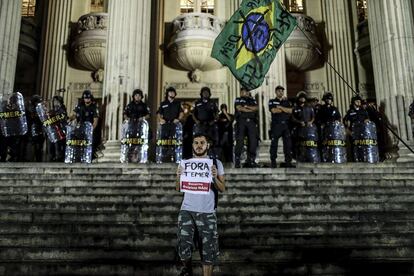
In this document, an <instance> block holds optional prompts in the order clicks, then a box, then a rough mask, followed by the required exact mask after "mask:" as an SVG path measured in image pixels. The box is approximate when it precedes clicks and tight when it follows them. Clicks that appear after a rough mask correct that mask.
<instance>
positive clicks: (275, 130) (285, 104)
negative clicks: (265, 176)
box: [269, 85, 292, 168]
mask: <svg viewBox="0 0 414 276" xmlns="http://www.w3.org/2000/svg"><path fill="white" fill-rule="evenodd" d="M284 90H285V88H284V87H283V86H280V85H279V86H277V87H276V88H275V93H276V98H274V99H271V100H269V111H270V112H271V114H272V123H271V128H270V137H271V144H270V163H271V164H270V165H271V167H272V168H276V166H277V164H276V158H277V148H278V143H279V138H280V137H282V139H283V153H284V155H285V166H286V167H292V140H291V135H290V129H289V119H290V116H291V114H292V105H291V104H290V102H289V101H288V99H287V98H286V97H285V96H284Z"/></svg>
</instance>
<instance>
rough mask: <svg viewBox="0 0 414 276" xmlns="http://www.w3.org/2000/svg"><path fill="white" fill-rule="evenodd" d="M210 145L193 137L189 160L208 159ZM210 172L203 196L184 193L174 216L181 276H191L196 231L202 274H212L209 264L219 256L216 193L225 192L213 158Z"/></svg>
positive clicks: (181, 171) (219, 166)
mask: <svg viewBox="0 0 414 276" xmlns="http://www.w3.org/2000/svg"><path fill="white" fill-rule="evenodd" d="M209 147H210V144H209V143H208V139H207V137H206V136H205V135H201V134H200V135H195V136H194V138H193V143H192V148H193V157H194V158H197V159H209V157H208V150H209ZM212 164H213V165H212V167H211V169H209V170H210V173H211V175H212V178H213V181H212V183H209V184H208V189H207V190H208V191H207V193H204V194H195V193H189V192H185V193H184V199H183V202H182V205H181V210H180V213H179V216H178V232H177V236H178V246H177V249H178V255H179V257H180V260H181V261H182V262H183V269H182V271H181V274H180V275H182V276H190V275H193V273H192V265H191V257H192V252H193V249H194V234H195V232H196V231H197V233H198V237H199V239H198V241H199V246H200V257H201V261H202V264H203V275H204V276H209V275H212V274H213V265H214V264H215V263H216V261H217V257H218V255H219V250H218V233H217V217H216V208H217V194H218V191H220V192H224V191H225V184H224V182H225V180H224V169H223V164H222V163H221V162H220V160H217V159H214V160H213V163H212ZM185 173H186V171H185V168H183V167H182V166H181V164H180V165H179V166H178V169H177V180H176V190H177V191H181V188H182V187H180V178H181V176H182V174H185Z"/></svg>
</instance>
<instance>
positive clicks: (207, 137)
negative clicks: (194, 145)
mask: <svg viewBox="0 0 414 276" xmlns="http://www.w3.org/2000/svg"><path fill="white" fill-rule="evenodd" d="M200 137H204V138H205V139H206V141H207V143H210V137H209V136H208V135H207V134H205V133H195V134H194V135H193V141H194V140H195V139H196V138H200Z"/></svg>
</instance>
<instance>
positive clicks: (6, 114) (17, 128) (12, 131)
mask: <svg viewBox="0 0 414 276" xmlns="http://www.w3.org/2000/svg"><path fill="white" fill-rule="evenodd" d="M0 101H1V102H0V127H1V132H2V134H3V136H5V137H10V136H21V135H25V134H26V133H27V131H28V126H27V119H26V111H25V108H24V98H23V95H22V94H20V93H19V92H16V93H13V94H11V95H10V94H9V95H4V96H3V97H1V99H0Z"/></svg>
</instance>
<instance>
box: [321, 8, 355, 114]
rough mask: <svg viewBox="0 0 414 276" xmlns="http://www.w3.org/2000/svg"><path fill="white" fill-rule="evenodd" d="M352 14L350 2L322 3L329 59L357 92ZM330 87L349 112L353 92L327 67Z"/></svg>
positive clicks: (326, 73)
mask: <svg viewBox="0 0 414 276" xmlns="http://www.w3.org/2000/svg"><path fill="white" fill-rule="evenodd" d="M351 15H352V11H351V10H350V5H349V1H348V0H336V1H332V0H322V20H323V21H324V22H325V24H326V27H325V32H326V38H327V41H328V43H329V45H328V46H327V47H329V48H330V49H329V50H328V60H329V62H330V63H331V64H332V65H333V66H334V67H335V68H336V70H338V72H339V73H340V74H341V75H342V77H343V78H344V79H345V80H347V82H348V83H349V84H350V85H351V86H352V87H353V88H354V89H356V71H355V68H356V57H355V55H354V45H353V38H352V36H353V30H352V25H353V21H352V17H351ZM325 75H326V86H327V89H328V90H331V91H332V92H333V94H334V97H335V103H336V104H337V105H338V108H339V109H340V111H341V113H342V114H344V112H346V110H348V107H349V102H350V100H351V97H352V96H353V93H352V90H350V88H349V87H348V86H347V85H346V84H345V83H344V81H343V80H341V78H340V77H339V76H338V75H337V74H336V73H335V72H334V71H333V70H332V68H330V67H329V66H325Z"/></svg>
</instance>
